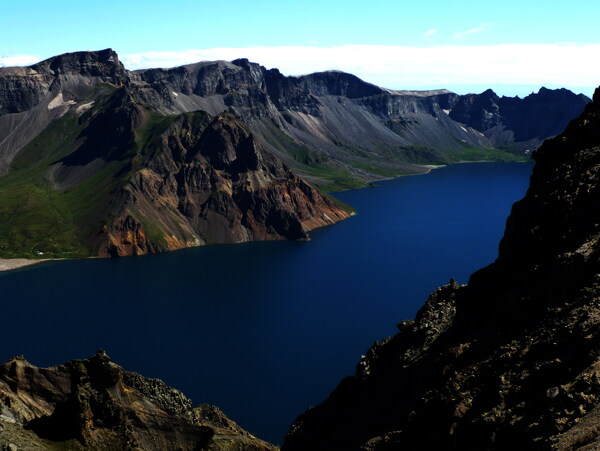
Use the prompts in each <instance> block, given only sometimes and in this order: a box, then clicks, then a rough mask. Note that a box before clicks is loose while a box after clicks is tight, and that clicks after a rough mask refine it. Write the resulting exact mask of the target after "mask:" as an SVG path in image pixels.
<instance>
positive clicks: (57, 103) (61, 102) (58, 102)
mask: <svg viewBox="0 0 600 451" xmlns="http://www.w3.org/2000/svg"><path fill="white" fill-rule="evenodd" d="M74 104H75V101H74V100H68V101H66V102H65V99H63V94H62V92H59V93H58V95H57V96H56V97H54V98H53V99H52V100H51V101H50V103H49V104H48V109H49V110H53V109H54V108H58V107H61V106H70V105H74Z"/></svg>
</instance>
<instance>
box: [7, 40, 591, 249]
mask: <svg viewBox="0 0 600 451" xmlns="http://www.w3.org/2000/svg"><path fill="white" fill-rule="evenodd" d="M585 103H586V99H585V98H583V96H575V95H574V94H572V93H570V92H568V91H566V90H561V91H550V90H541V91H540V93H539V94H532V95H531V96H529V97H527V98H526V99H524V100H521V99H517V98H515V99H506V98H498V97H497V96H496V95H495V94H494V93H493V92H491V91H486V92H485V93H483V94H481V95H471V96H458V95H456V94H453V93H451V92H449V91H444V90H441V91H427V92H412V91H391V90H387V89H383V88H380V87H377V86H374V85H372V84H369V83H365V82H364V81H362V80H360V79H359V78H357V77H355V76H353V75H350V74H346V73H343V72H336V71H329V72H321V73H316V74H310V75H305V76H301V77H285V76H283V75H282V74H281V73H279V71H277V70H276V69H272V70H266V69H265V68H264V67H262V66H260V65H258V64H255V63H251V62H249V61H248V60H246V59H239V60H235V61H232V62H224V61H217V62H201V63H197V64H191V65H187V66H181V67H177V68H173V69H148V70H142V71H135V72H130V71H127V70H126V69H125V68H124V67H123V65H122V64H121V62H120V61H119V59H118V56H117V54H116V53H115V52H113V51H112V50H110V49H107V50H102V51H98V52H77V53H68V54H64V55H60V56H56V57H53V58H50V59H48V60H46V61H42V62H40V63H38V64H35V65H33V66H30V67H21V68H19V67H17V68H1V69H0V255H2V256H3V257H35V256H37V255H38V251H39V252H43V253H44V255H46V256H51V257H73V256H89V255H101V256H118V255H139V254H147V253H152V252H158V251H162V250H170V249H179V248H182V247H187V246H196V245H202V244H207V243H232V242H240V241H249V240H272V239H306V238H307V232H309V231H310V230H312V229H314V228H315V227H320V226H324V225H328V224H333V223H335V222H337V221H339V220H341V219H344V218H346V217H348V215H349V212H348V209H346V208H343V207H341V206H340V205H338V204H336V203H334V202H332V201H331V199H330V198H328V197H326V196H324V195H323V194H321V193H320V192H319V191H317V190H315V189H314V188H313V187H312V186H310V185H308V184H307V183H306V182H307V181H309V182H311V183H314V184H316V185H318V186H324V187H331V188H336V189H342V188H352V187H358V186H364V184H365V183H366V182H367V181H371V180H377V179H381V178H389V177H392V176H395V175H399V174H410V173H423V172H426V171H427V170H428V168H427V167H424V166H423V164H432V163H434V164H439V163H448V162H453V161H459V160H464V159H467V160H468V159H482V158H483V159H485V158H486V155H488V156H489V155H502V157H503V158H509V159H510V158H516V157H515V153H514V152H513V153H506V152H504V153H502V152H499V151H497V152H496V153H493V152H492V150H493V149H491V148H492V147H493V146H503V147H511V148H513V151H515V152H517V153H518V151H519V149H520V150H523V149H526V148H530V147H531V146H532V145H534V144H536V143H539V142H541V140H542V139H543V138H546V137H548V136H550V135H551V134H554V133H557V132H558V131H559V130H560V129H561V127H562V126H563V125H564V124H565V123H566V121H568V120H569V119H570V118H571V117H572V116H573V115H576V114H577V113H578V112H579V111H580V110H581V108H583V106H584V105H585ZM538 110H539V111H538ZM538 116H539V118H541V119H535V118H537V117H538ZM457 118H458V119H459V120H460V121H464V124H463V123H462V122H457V120H456V119H457ZM536 121H537V122H536ZM533 122H536V124H537V123H539V124H542V123H543V124H550V125H548V126H547V127H545V126H544V127H543V126H542V125H539V126H535V127H533V126H532V127H533V129H535V132H531V133H529V132H527V130H529V128H528V127H530V126H531V124H532V123H533ZM528 133H529V134H528ZM515 146H516V147H515ZM486 152H487V153H486ZM490 152H492V153H490ZM298 175H299V176H301V177H302V179H301V178H299V177H298ZM30 217H35V218H40V219H39V220H37V219H36V221H31V220H30ZM33 248H37V251H36V250H35V249H33ZM32 249H33V250H32Z"/></svg>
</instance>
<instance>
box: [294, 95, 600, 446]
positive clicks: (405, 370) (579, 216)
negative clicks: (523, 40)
mask: <svg viewBox="0 0 600 451" xmlns="http://www.w3.org/2000/svg"><path fill="white" fill-rule="evenodd" d="M599 148H600V89H599V90H597V91H596V95H595V96H594V103H593V104H590V105H588V106H587V107H586V109H585V112H584V113H583V114H582V116H581V117H580V118H579V119H577V120H575V121H573V122H571V123H570V124H569V126H568V127H567V129H566V131H565V132H564V133H563V134H561V135H559V136H557V137H556V138H554V139H551V140H548V141H546V142H545V143H544V145H543V146H542V147H541V148H540V149H538V150H537V151H536V152H535V153H534V159H535V160H536V162H537V164H536V166H535V168H534V172H533V175H532V178H531V185H530V188H529V190H528V192H527V194H526V196H525V197H524V199H523V200H521V201H520V202H517V203H516V204H515V205H514V207H513V210H512V213H511V215H510V218H509V219H508V222H507V227H506V232H505V235H504V238H503V239H502V242H501V246H500V255H499V257H498V260H497V261H496V262H495V263H493V264H492V265H490V266H488V267H486V268H484V269H482V270H480V271H478V272H476V273H475V274H473V275H472V277H471V279H470V281H469V283H468V285H466V286H458V285H457V284H456V283H454V282H451V283H450V284H449V285H447V286H445V287H442V288H440V289H439V290H437V291H436V292H435V293H433V294H432V295H431V296H430V297H429V299H428V300H427V302H426V304H425V306H424V307H423V308H422V309H421V310H420V311H419V312H418V314H417V317H416V319H415V321H404V322H402V323H400V324H399V329H400V331H401V332H400V333H399V334H397V335H395V336H394V337H391V338H388V339H386V340H385V341H384V342H382V343H377V344H375V345H374V346H373V347H372V348H371V349H370V350H369V351H368V352H367V354H366V355H365V356H364V357H363V359H362V360H361V362H360V363H359V365H358V366H357V371H356V375H355V376H353V377H349V378H347V379H345V380H343V381H342V382H341V383H340V385H339V386H338V387H337V389H336V390H335V391H334V392H333V393H332V394H331V395H330V397H329V398H328V399H327V400H326V401H325V402H324V403H322V404H321V405H319V406H317V407H315V408H313V409H310V410H308V411H307V412H306V413H304V414H302V415H300V416H299V417H298V419H297V420H296V422H295V423H294V425H293V426H292V427H291V428H290V430H289V432H288V434H287V437H286V441H285V445H284V449H286V450H305V449H311V450H320V449H323V450H325V449H327V450H358V449H361V450H391V449H422V450H430V449H473V450H481V449H597V448H598V443H600V430H599V429H598V427H597V424H598V421H599V420H600V413H599V412H600V301H599V297H598V293H599V288H600V279H599V278H598V274H599V273H600V246H599V245H598V243H599V240H600V229H599V225H598V223H600V218H599V217H598V212H599V211H600V183H599V182H598V177H599V176H600V172H599V171H600V154H599V153H598V149H599Z"/></svg>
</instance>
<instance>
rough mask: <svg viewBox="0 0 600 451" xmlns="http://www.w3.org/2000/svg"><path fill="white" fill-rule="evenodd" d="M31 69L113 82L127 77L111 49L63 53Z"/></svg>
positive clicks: (45, 72)
mask: <svg viewBox="0 0 600 451" xmlns="http://www.w3.org/2000/svg"><path fill="white" fill-rule="evenodd" d="M30 68H31V69H33V70H35V71H37V72H39V73H44V74H49V75H52V76H60V75H83V76H89V77H99V78H101V79H102V80H103V81H108V82H111V83H114V84H118V83H120V82H123V81H125V80H126V78H127V74H126V69H125V67H124V66H123V64H122V63H121V61H120V60H119V56H118V55H117V53H116V52H115V51H114V50H112V49H110V48H109V49H105V50H98V51H85V52H73V53H64V54H62V55H58V56H54V57H52V58H48V59H47V60H44V61H41V62H39V63H36V64H34V65H32V66H30Z"/></svg>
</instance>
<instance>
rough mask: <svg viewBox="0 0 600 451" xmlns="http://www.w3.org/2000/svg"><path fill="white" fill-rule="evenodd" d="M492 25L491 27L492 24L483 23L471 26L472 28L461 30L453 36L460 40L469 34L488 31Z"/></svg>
mask: <svg viewBox="0 0 600 451" xmlns="http://www.w3.org/2000/svg"><path fill="white" fill-rule="evenodd" d="M490 27H491V24H489V23H482V24H481V25H479V26H478V27H475V28H471V29H470V30H466V31H459V32H458V33H454V35H453V37H454V39H455V40H457V41H460V40H461V39H464V38H465V37H467V36H470V35H473V34H478V33H483V32H484V31H488V30H489V29H490Z"/></svg>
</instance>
